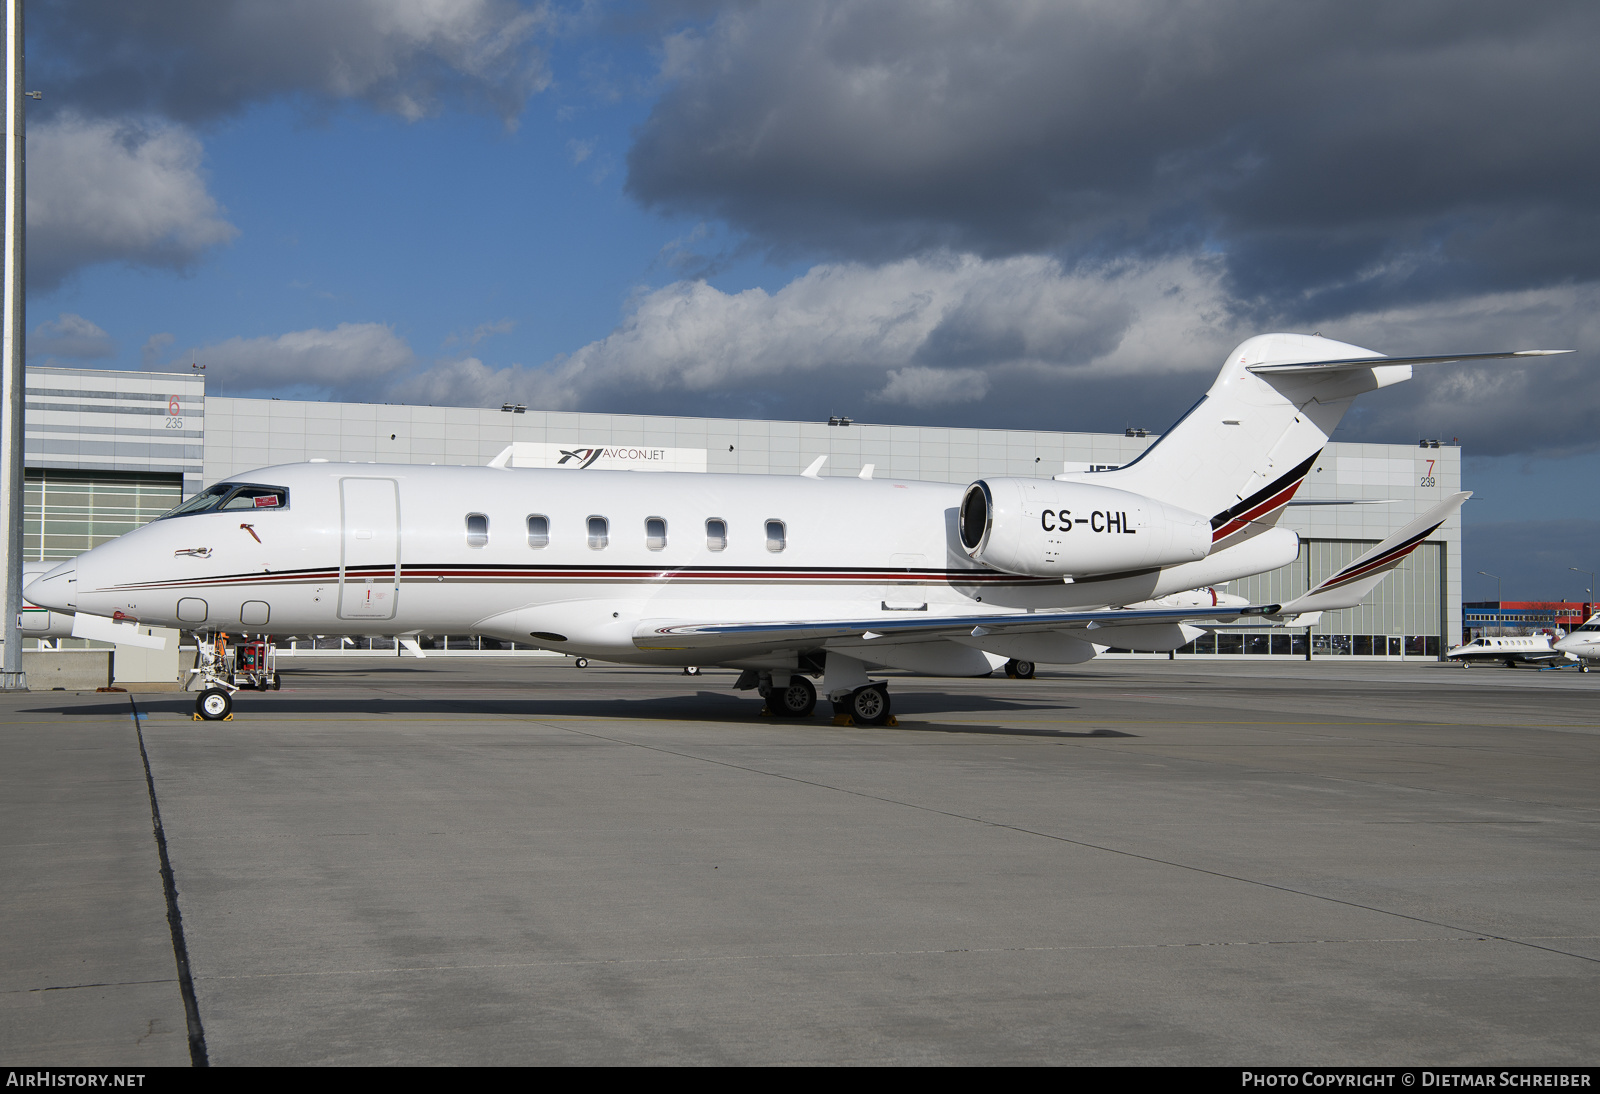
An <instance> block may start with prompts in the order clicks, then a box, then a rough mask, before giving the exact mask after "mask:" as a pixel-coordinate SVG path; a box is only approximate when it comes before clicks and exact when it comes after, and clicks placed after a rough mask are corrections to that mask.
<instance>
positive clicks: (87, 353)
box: [27, 312, 117, 361]
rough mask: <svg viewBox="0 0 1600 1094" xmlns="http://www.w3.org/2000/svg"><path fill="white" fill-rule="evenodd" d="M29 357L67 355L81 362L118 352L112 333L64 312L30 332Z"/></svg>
mask: <svg viewBox="0 0 1600 1094" xmlns="http://www.w3.org/2000/svg"><path fill="white" fill-rule="evenodd" d="M27 349H28V357H29V358H33V357H39V356H47V357H67V358H73V359H76V360H80V361H88V360H92V359H94V358H96V357H110V356H111V355H112V354H114V353H116V352H117V347H116V346H115V345H114V344H113V343H112V341H111V336H110V335H109V334H107V333H106V332H105V331H103V330H101V329H100V328H99V327H97V326H95V324H93V323H91V322H89V320H87V319H85V318H84V317H83V316H81V315H74V314H73V313H72V312H62V313H61V315H60V316H59V317H58V318H55V319H50V320H46V321H45V322H43V323H40V324H39V325H38V326H37V327H34V328H33V330H32V331H30V332H29V333H28V345H27Z"/></svg>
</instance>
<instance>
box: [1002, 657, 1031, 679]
mask: <svg viewBox="0 0 1600 1094" xmlns="http://www.w3.org/2000/svg"><path fill="white" fill-rule="evenodd" d="M1006 675H1007V676H1009V677H1011V678H1012V679H1014V680H1032V679H1033V662H1032V661H1018V660H1015V659H1013V660H1010V661H1007V662H1006Z"/></svg>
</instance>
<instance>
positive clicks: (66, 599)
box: [22, 558, 78, 612]
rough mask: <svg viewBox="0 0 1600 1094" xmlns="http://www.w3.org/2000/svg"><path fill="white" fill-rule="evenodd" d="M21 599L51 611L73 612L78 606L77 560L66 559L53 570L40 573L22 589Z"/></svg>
mask: <svg viewBox="0 0 1600 1094" xmlns="http://www.w3.org/2000/svg"><path fill="white" fill-rule="evenodd" d="M22 599H24V600H26V601H27V602H28V603H29V604H37V605H38V606H39V607H41V608H49V609H50V610H51V611H53V612H73V611H76V610H77V608H78V560H77V559H75V558H73V559H68V560H67V561H66V562H63V563H62V564H61V565H59V566H57V567H56V568H55V569H54V570H51V571H49V572H48V573H46V574H42V575H41V576H39V577H38V578H36V579H35V580H34V581H33V582H31V583H30V584H29V585H28V586H27V588H25V589H23V590H22Z"/></svg>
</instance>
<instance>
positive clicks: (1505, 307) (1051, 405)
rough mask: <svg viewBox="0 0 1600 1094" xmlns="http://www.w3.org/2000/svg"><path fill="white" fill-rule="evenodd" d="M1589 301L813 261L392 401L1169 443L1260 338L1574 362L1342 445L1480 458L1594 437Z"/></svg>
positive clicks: (1444, 376) (1044, 261)
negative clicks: (770, 281)
mask: <svg viewBox="0 0 1600 1094" xmlns="http://www.w3.org/2000/svg"><path fill="white" fill-rule="evenodd" d="M1597 317H1600V285H1596V284H1592V283H1591V284H1580V285H1566V286H1557V287H1554V288H1550V289H1541V290H1526V291H1521V292H1507V293H1485V294H1480V295H1478V296H1475V297H1471V298H1466V299H1462V300H1454V301H1444V302H1439V303H1435V304H1429V305H1407V306H1403V307H1401V306H1396V307H1389V308H1384V309H1379V310H1371V311H1358V312H1352V313H1347V314H1344V315H1333V316H1326V317H1323V318H1321V319H1319V320H1316V321H1315V322H1314V323H1310V322H1305V321H1287V320H1284V319H1283V318H1282V317H1278V318H1273V317H1272V316H1270V315H1266V316H1263V315H1259V314H1252V315H1250V316H1249V317H1245V315H1244V313H1243V310H1242V309H1241V308H1239V307H1238V302H1237V301H1236V300H1235V299H1233V298H1232V297H1230V295H1229V293H1228V291H1227V282H1226V279H1225V277H1224V274H1223V272H1222V270H1221V267H1220V264H1219V263H1216V262H1214V261H1212V260H1210V259H1205V258H1194V257H1190V258H1183V259H1164V260H1159V261H1150V262H1142V263H1141V262H1123V263H1119V264H1116V265H1112V266H1106V267H1099V268H1095V269H1080V270H1068V269H1065V268H1063V267H1062V266H1061V265H1060V264H1059V263H1058V262H1056V261H1055V260H1053V259H1050V258H1044V257H1039V256H1021V257H1016V258H1007V259H988V260H986V259H982V258H978V257H975V256H971V255H943V256H934V257H924V258H918V259H907V260H904V261H901V262H895V263H890V264H887V265H884V266H877V267H873V266H867V265H863V264H838V265H824V266H817V267H814V268H813V269H811V270H810V271H808V272H806V273H805V274H803V275H801V276H800V277H798V278H796V279H794V280H793V281H791V282H790V283H789V284H787V285H785V286H783V287H782V288H780V289H778V290H777V291H775V292H770V293H769V292H767V291H765V290H762V289H759V288H757V289H747V290H745V291H743V292H736V293H729V292H723V291H721V290H719V289H716V288H714V287H712V286H711V285H708V284H706V283H705V282H703V281H680V282H676V283H674V284H671V285H668V286H666V287H664V288H661V289H657V290H654V291H650V292H644V293H641V294H640V295H639V296H638V297H637V298H636V299H635V300H634V301H633V302H632V304H631V305H630V307H629V309H628V313H627V315H626V316H625V318H624V319H623V321H622V323H620V324H619V325H618V327H617V328H616V329H615V330H614V331H612V333H611V334H609V335H608V336H606V337H605V338H602V339H600V340H598V341H595V342H591V343H589V344H588V345H586V346H583V347H581V348H580V349H578V350H576V351H575V352H573V353H572V354H570V355H567V356H564V357H558V358H556V359H554V360H552V361H550V362H547V363H546V364H544V365H543V366H541V367H531V368H530V367H526V366H522V365H518V366H515V367H513V368H495V367H492V366H491V365H490V364H486V363H484V361H483V360H481V359H480V358H477V357H467V358H463V359H458V360H451V361H445V362H441V363H439V364H437V365H434V366H432V367H430V368H428V369H427V370H425V371H423V372H421V373H419V374H415V375H408V376H406V377H405V378H404V380H403V381H401V382H400V383H398V384H397V385H396V386H394V387H392V388H391V389H390V396H389V397H391V398H398V399H405V400H414V401H418V402H427V403H435V404H454V405H477V406H497V405H499V404H500V403H502V402H505V401H507V400H512V401H520V402H525V403H527V404H528V405H529V406H530V407H537V408H540V409H552V410H556V409H566V410H574V409H582V410H597V411H609V412H637V413H661V414H705V415H711V416H729V417H742V416H752V417H764V418H788V419H820V418H822V417H826V416H827V415H828V414H830V413H839V412H844V413H852V414H854V415H855V416H856V417H857V418H858V419H860V418H862V417H864V416H865V415H866V414H867V413H868V412H869V411H873V410H875V411H877V412H878V413H881V414H882V415H884V416H885V417H886V418H888V419H890V420H900V421H922V422H929V423H930V424H931V423H934V422H939V423H948V424H966V425H993V426H1009V427H1012V428H1037V429H1105V428H1118V429H1120V428H1121V427H1122V426H1123V425H1125V424H1128V423H1130V422H1131V423H1132V424H1136V425H1141V426H1147V427H1150V428H1156V429H1159V428H1161V427H1162V426H1164V425H1165V424H1166V423H1167V422H1169V421H1171V420H1172V419H1173V418H1174V417H1176V415H1177V414H1179V413H1181V412H1182V411H1183V409H1184V408H1185V407H1187V406H1188V405H1189V404H1190V403H1191V402H1193V400H1194V399H1195V397H1196V396H1198V395H1199V393H1200V392H1202V391H1203V390H1205V387H1206V386H1207V385H1208V384H1209V383H1210V380H1211V378H1212V377H1213V376H1214V375H1215V373H1216V370H1217V369H1218V368H1219V367H1220V366H1221V363H1222V360H1223V356H1224V355H1225V354H1226V353H1227V351H1228V350H1229V349H1231V348H1232V347H1233V346H1234V345H1236V344H1237V343H1239V342H1240V341H1243V340H1244V339H1245V338H1248V337H1250V336H1252V335H1255V334H1261V333H1266V332H1267V331H1271V330H1300V331H1303V332H1307V333H1309V332H1310V331H1312V330H1318V329H1320V330H1321V332H1322V333H1324V334H1326V335H1328V336H1330V337H1334V338H1338V339H1341V340H1344V341H1349V342H1354V343H1356V344H1358V345H1364V346H1369V347H1371V348H1373V349H1376V350H1378V351H1380V352H1384V353H1391V354H1406V353H1431V352H1440V351H1444V352H1450V351H1462V352H1470V351H1473V350H1493V349H1520V348H1576V349H1578V350H1579V352H1578V353H1576V354H1573V355H1572V356H1570V357H1559V358H1543V359H1539V360H1538V361H1535V362H1532V363H1529V364H1516V363H1510V362H1495V363H1492V364H1489V365H1485V366H1481V367H1476V368H1475V367H1468V366H1458V365H1446V366H1435V367H1433V368H1429V369H1426V370H1421V369H1419V372H1418V375H1417V378H1416V380H1415V381H1414V382H1413V383H1410V384H1405V385H1402V386H1400V387H1399V388H1395V389H1390V390H1387V391H1385V392H1382V393H1379V394H1376V395H1373V396H1371V397H1369V398H1367V399H1364V400H1362V401H1361V402H1360V403H1358V404H1357V407H1356V410H1355V412H1354V413H1352V414H1351V415H1350V417H1349V418H1347V419H1346V425H1345V427H1344V429H1343V430H1342V431H1341V434H1340V435H1341V438H1343V439H1349V440H1356V439H1367V438H1371V439H1374V440H1384V441H1393V440H1394V439H1395V438H1396V437H1401V438H1412V439H1414V438H1415V437H1419V436H1429V437H1434V436H1438V437H1452V436H1459V437H1461V438H1462V439H1463V440H1464V441H1467V442H1468V443H1469V445H1470V446H1471V447H1470V448H1469V450H1470V451H1474V452H1479V453H1490V452H1493V453H1508V452H1554V451H1563V452H1573V451H1583V450H1589V449H1593V448H1594V447H1595V446H1596V444H1597V443H1600V437H1597V435H1596V434H1595V432H1594V429H1593V422H1594V421H1595V420H1596V419H1597V418H1600V375H1597V374H1595V370H1594V369H1593V368H1592V367H1591V365H1590V362H1591V361H1592V360H1593V359H1594V357H1595V355H1596V354H1597V353H1600V318H1597Z"/></svg>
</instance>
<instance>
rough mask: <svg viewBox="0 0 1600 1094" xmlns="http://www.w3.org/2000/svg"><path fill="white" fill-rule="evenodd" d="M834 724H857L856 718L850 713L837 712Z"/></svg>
mask: <svg viewBox="0 0 1600 1094" xmlns="http://www.w3.org/2000/svg"><path fill="white" fill-rule="evenodd" d="M833 724H834V725H836V726H853V725H855V724H856V720H855V719H854V718H852V717H850V715H848V714H835V715H834V716H833Z"/></svg>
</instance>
